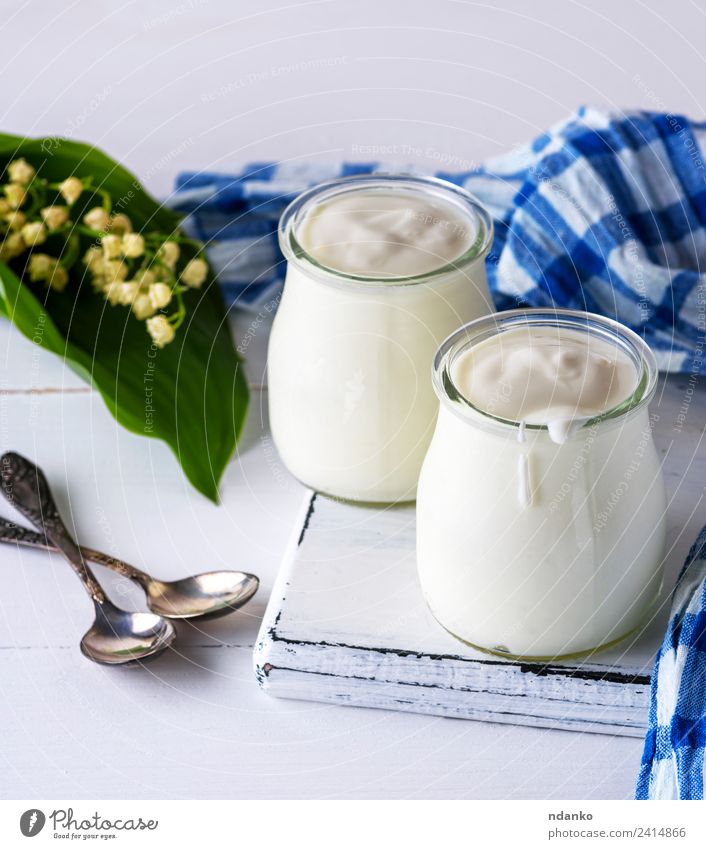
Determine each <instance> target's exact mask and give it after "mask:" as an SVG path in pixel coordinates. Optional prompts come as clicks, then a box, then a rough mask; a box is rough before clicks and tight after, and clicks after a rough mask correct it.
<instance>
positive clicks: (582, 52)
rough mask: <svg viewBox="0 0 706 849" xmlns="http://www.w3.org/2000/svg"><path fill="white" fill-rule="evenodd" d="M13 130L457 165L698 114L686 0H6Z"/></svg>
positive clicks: (219, 153)
mask: <svg viewBox="0 0 706 849" xmlns="http://www.w3.org/2000/svg"><path fill="white" fill-rule="evenodd" d="M0 8H1V9H2V16H1V18H2V23H0V39H1V40H0V43H1V44H2V54H1V56H0V62H1V63H2V65H3V72H2V80H3V98H2V104H1V105H0V108H1V109H2V113H3V114H2V127H3V129H5V130H6V131H15V132H17V133H22V134H44V133H47V134H54V133H55V134H65V135H70V136H73V137H75V138H83V139H88V140H90V141H92V142H93V143H95V144H97V145H101V146H103V147H104V148H105V149H106V150H108V152H110V153H111V154H112V155H114V156H116V157H118V158H119V159H122V160H124V161H125V162H126V163H127V164H128V165H129V166H130V167H131V168H132V169H133V170H135V171H136V172H137V173H138V174H139V175H140V176H142V178H143V179H144V180H145V181H146V183H147V184H148V186H150V187H151V188H152V189H153V190H154V191H156V192H159V193H161V194H163V193H166V192H168V191H169V189H170V187H171V185H172V181H173V176H174V174H175V173H176V172H177V171H178V170H180V169H201V168H218V169H229V168H235V167H237V166H238V165H239V164H242V163H243V162H245V161H251V160H254V159H258V160H262V159H269V158H290V157H323V156H325V157H330V158H336V159H340V158H343V159H352V160H355V159H365V158H378V155H376V154H375V153H374V152H373V153H372V155H371V154H370V153H369V154H368V155H367V156H366V154H365V153H364V152H363V151H365V149H366V147H367V148H369V149H370V147H371V148H372V151H376V150H380V149H381V148H382V154H381V155H382V156H383V158H386V159H395V160H398V161H412V160H416V161H419V162H423V163H428V166H429V169H430V170H434V169H437V168H438V167H439V166H440V162H441V161H442V160H443V161H445V162H447V163H448V167H450V168H454V167H455V168H458V169H459V170H461V169H463V168H466V167H469V165H470V164H472V163H473V162H476V161H478V160H482V159H483V158H484V157H486V156H488V155H490V154H493V153H498V152H501V151H504V150H506V149H507V148H508V147H511V146H512V145H514V144H516V143H518V142H521V141H525V140H527V139H528V138H531V137H532V136H534V135H535V134H537V133H538V132H540V131H542V130H544V129H545V128H546V127H547V126H549V125H550V124H551V123H552V122H554V121H556V120H558V119H560V118H561V117H563V116H564V115H566V114H567V113H569V112H571V111H572V110H573V109H575V108H576V107H577V106H578V105H579V104H583V103H593V104H596V105H599V106H603V107H609V108H618V109H621V108H629V107H641V108H647V109H663V110H665V111H681V112H683V113H686V114H688V115H690V116H692V117H695V118H698V117H701V116H702V114H703V111H704V110H703V104H704V100H705V99H706V96H705V94H704V79H705V75H704V66H705V63H704V57H703V55H702V45H703V41H704V38H703V37H704V35H705V34H706V11H705V9H704V7H703V5H699V4H698V3H696V2H690V0H674V2H671V3H664V2H661V3H660V2H657V0H649V2H640V0H625V2H614V0H610V2H607V1H606V0H594V2H592V3H586V4H584V3H580V2H574V1H573V0H564V2H560V0H556V1H555V2H551V0H549V2H548V0H539V2H536V0H535V2H532V3H527V2H522V0H505V2H503V3H475V2H467V0H434V2H432V1H431V0H387V2H386V0H376V2H373V0H312V2H302V3H293V2H288V0H237V1H236V2H224V1H223V0H147V2H145V1H144V0H143V2H138V0H124V1H123V2H117V3H116V2H112V0H111V2H106V0H90V2H89V0H75V2H54V3H52V2H48V0H39V1H38V2H37V1H36V0H35V1H34V2H32V0H30V2H21V0H12V2H7V0H3V2H2V3H0Z"/></svg>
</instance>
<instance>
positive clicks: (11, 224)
mask: <svg viewBox="0 0 706 849" xmlns="http://www.w3.org/2000/svg"><path fill="white" fill-rule="evenodd" d="M3 219H4V220H5V222H6V223H7V227H8V229H9V230H21V229H22V228H23V227H24V226H25V223H26V222H27V216H26V215H25V214H24V212H22V210H21V209H16V210H14V211H13V212H8V213H7V215H4V216H3Z"/></svg>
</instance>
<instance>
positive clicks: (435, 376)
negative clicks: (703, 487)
mask: <svg viewBox="0 0 706 849" xmlns="http://www.w3.org/2000/svg"><path fill="white" fill-rule="evenodd" d="M518 328H521V329H527V328H542V329H552V330H557V331H560V330H561V329H566V330H571V331H574V332H579V333H586V334H588V335H590V336H592V337H594V338H597V339H600V340H602V341H603V342H608V343H610V344H611V345H613V346H614V347H616V348H617V349H618V350H620V351H621V352H622V353H623V354H624V355H626V356H627V357H628V358H629V359H630V361H631V362H632V364H633V365H634V367H635V371H636V375H637V384H636V386H635V389H634V390H633V392H632V393H631V394H630V395H629V396H628V397H627V398H625V399H624V400H623V401H621V402H620V403H619V404H618V405H617V406H615V407H612V408H610V409H607V410H605V411H603V412H601V413H600V414H598V415H595V416H592V417H590V418H585V419H582V420H581V424H580V427H579V428H578V429H577V433H580V432H581V431H582V430H583V429H584V428H593V427H595V426H596V425H599V424H603V423H607V424H608V423H612V422H615V423H619V422H621V421H622V420H624V419H625V417H626V416H628V415H631V414H633V413H634V412H635V411H637V410H639V409H642V408H644V407H646V406H647V404H648V403H649V402H650V400H651V398H652V397H653V395H654V392H655V388H656V384H657V374H658V372H657V362H656V360H655V356H654V354H653V353H652V351H651V349H650V348H649V346H648V345H647V344H646V343H645V342H644V341H643V340H642V339H641V338H640V337H639V336H638V335H637V334H636V333H634V332H633V331H632V330H630V329H629V328H627V327H625V326H624V325H622V324H620V323H619V322H617V321H613V320H612V319H609V318H604V317H603V316H600V315H596V314H594V313H587V312H581V311H579V310H565V309H556V310H545V309H527V310H520V309H518V310H508V311H506V312H502V313H494V314H492V315H489V316H484V317H483V318H480V319H477V320H476V321H472V322H470V323H469V324H466V325H464V326H463V327H461V328H459V330H457V331H456V332H454V333H453V334H452V335H451V336H449V337H448V338H447V339H446V340H445V341H444V342H443V343H442V345H441V346H440V348H439V350H438V351H437V353H436V356H435V357H434V364H433V368H432V381H433V384H434V390H435V391H436V394H437V396H438V397H439V400H440V401H441V404H442V405H443V406H444V407H446V408H447V409H449V410H450V411H451V412H453V413H454V414H455V415H457V416H460V417H461V418H464V419H466V420H467V421H469V422H472V423H473V424H474V425H476V426H479V427H484V428H486V429H492V430H498V431H499V432H504V433H505V434H507V433H508V432H509V431H515V432H516V431H517V430H518V429H519V428H520V427H523V428H526V429H527V430H528V431H545V432H548V426H547V425H546V424H525V423H523V422H521V421H515V420H512V419H505V418H502V417H500V416H496V415H494V414H492V413H489V412H487V411H486V410H483V409H482V408H481V407H479V406H477V405H474V404H473V403H472V402H471V401H470V400H469V399H468V398H466V397H465V396H464V395H463V393H462V392H461V390H460V389H459V387H458V386H457V385H456V383H455V382H454V378H453V366H454V363H455V362H456V361H457V360H458V358H459V357H460V356H461V354H463V353H465V352H467V351H468V350H469V349H470V348H472V347H473V346H475V345H477V344H479V343H480V342H483V341H484V340H486V339H489V338H492V337H495V336H499V335H501V334H502V333H505V332H507V331H509V330H515V329H518Z"/></svg>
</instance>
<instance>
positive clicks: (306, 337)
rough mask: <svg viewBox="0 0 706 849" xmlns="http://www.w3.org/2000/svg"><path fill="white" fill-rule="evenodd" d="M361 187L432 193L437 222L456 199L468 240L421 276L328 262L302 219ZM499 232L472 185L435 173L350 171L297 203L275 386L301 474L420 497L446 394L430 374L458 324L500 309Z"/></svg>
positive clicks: (331, 487) (286, 442)
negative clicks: (306, 237)
mask: <svg viewBox="0 0 706 849" xmlns="http://www.w3.org/2000/svg"><path fill="white" fill-rule="evenodd" d="M361 192H365V193H368V196H370V193H379V195H385V196H387V197H388V199H389V198H392V199H393V201H392V202H393V206H394V203H395V202H396V201H394V199H395V198H397V199H399V205H400V209H401V210H402V211H404V210H405V207H406V206H407V207H409V209H410V210H412V209H414V210H416V211H415V213H414V214H415V215H416V214H417V212H418V210H419V209H420V205H421V206H423V204H424V203H426V202H428V203H429V204H430V208H432V207H433V210H434V215H435V216H437V217H436V218H435V219H434V220H435V221H436V223H437V224H438V226H444V221H443V214H442V220H439V218H438V213H439V210H440V209H441V210H442V211H443V210H444V209H448V210H449V215H451V213H452V214H453V219H454V221H455V222H458V221H462V222H463V226H464V227H466V228H468V236H469V238H468V239H467V246H466V247H465V249H464V251H463V253H462V254H461V255H460V256H458V257H456V258H454V259H453V260H452V261H444V262H440V263H439V264H438V265H437V266H436V267H434V268H433V269H432V270H429V269H428V268H427V269H426V270H425V272H424V273H422V274H418V275H414V274H413V275H410V274H409V273H407V274H406V275H404V276H395V274H394V269H393V270H392V273H391V271H390V268H389V266H387V267H386V272H385V274H384V275H383V274H380V275H378V276H375V275H370V274H368V275H360V274H354V273H346V272H342V271H340V270H336V269H335V268H331V267H327V266H326V265H323V264H322V263H321V262H320V261H319V260H317V259H316V258H315V257H314V256H312V254H311V253H310V252H308V251H307V250H305V248H304V247H303V246H302V244H301V241H300V229H301V225H302V222H303V221H307V220H310V219H309V218H308V216H311V215H312V213H314V212H316V211H319V210H321V209H323V208H324V207H323V205H324V204H331V203H332V201H335V200H338V199H339V198H341V197H344V196H350V195H352V194H353V193H361ZM326 208H328V207H326ZM393 211H394V210H393ZM446 223H448V222H446ZM370 226H371V227H374V222H372V223H371V224H370ZM373 236H374V234H373ZM492 236H493V225H492V219H491V218H490V216H489V215H488V213H487V212H486V211H485V209H483V207H482V206H481V205H480V204H479V203H478V202H477V201H476V200H475V199H474V198H473V197H472V196H471V195H469V194H468V193H467V192H465V191H463V190H462V189H460V188H459V187H458V186H454V185H453V184H451V183H447V182H445V181H443V180H437V179H432V178H426V177H413V176H407V175H373V176H359V177H351V178H346V179H341V180H337V181H335V182H331V183H326V184H324V185H320V186H317V187H315V188H313V189H311V190H310V191H308V192H305V193H304V194H303V195H301V196H299V197H298V198H297V199H296V200H295V201H294V202H293V203H292V204H290V206H289V207H288V208H287V209H286V211H285V212H284V214H283V215H282V219H281V221H280V228H279V239H280V246H281V248H282V252H283V253H284V255H285V257H286V259H287V275H286V280H285V285H284V293H283V296H282V300H281V303H280V305H279V308H278V310H277V314H276V317H275V321H274V324H273V327H272V333H271V336H270V343H269V352H268V391H269V411H270V425H271V428H272V435H273V439H274V442H275V444H276V446H277V448H278V450H279V453H280V456H281V457H282V459H283V461H284V463H285V464H286V465H287V467H288V468H289V470H290V471H291V472H292V474H293V475H294V476H295V477H296V478H298V479H299V480H300V481H302V482H303V483H305V484H307V485H308V486H310V487H312V488H313V489H316V490H318V491H320V492H323V493H325V494H329V495H333V496H336V497H339V498H342V499H346V500H352V501H363V502H383V503H392V502H398V501H405V500H411V499H414V497H415V494H416V486H417V480H418V477H419V470H420V468H421V464H422V461H423V459H424V455H425V453H426V450H427V447H428V445H429V441H430V440H431V436H432V433H433V429H434V422H435V420H436V414H437V411H438V404H439V402H438V400H437V398H436V395H435V393H434V390H433V388H432V386H431V383H430V381H429V369H430V368H431V364H432V361H433V358H434V353H435V351H436V349H437V348H438V346H439V344H440V343H441V342H442V341H443V339H444V338H445V337H446V336H447V335H448V334H449V333H450V332H451V331H452V330H453V329H454V328H455V327H458V326H459V325H460V324H463V323H465V322H468V321H470V320H472V319H474V318H477V317H478V316H480V315H486V314H488V313H490V312H492V311H493V309H494V307H493V304H492V299H491V297H490V293H489V290H488V284H487V280H486V273H485V257H486V254H487V253H488V250H489V248H490V245H491V242H492ZM342 239H343V240H344V241H345V232H343V233H342ZM384 245H385V243H384V242H382V250H384Z"/></svg>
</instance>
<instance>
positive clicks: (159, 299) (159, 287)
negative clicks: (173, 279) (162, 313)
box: [148, 283, 172, 310]
mask: <svg viewBox="0 0 706 849" xmlns="http://www.w3.org/2000/svg"><path fill="white" fill-rule="evenodd" d="M148 294H149V298H150V303H151V304H152V306H153V307H154V308H155V309H156V310H161V309H162V308H163V307H166V306H167V304H168V303H169V302H170V301H171V299H172V290H171V289H170V287H169V286H167V284H166V283H153V284H152V285H151V286H150V288H149V292H148Z"/></svg>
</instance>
